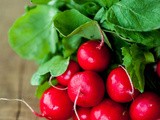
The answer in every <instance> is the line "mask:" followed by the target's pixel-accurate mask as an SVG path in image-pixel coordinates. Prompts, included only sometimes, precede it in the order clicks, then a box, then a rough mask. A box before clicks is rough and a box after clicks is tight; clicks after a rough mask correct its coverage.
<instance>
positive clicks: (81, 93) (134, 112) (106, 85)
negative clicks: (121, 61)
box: [40, 40, 160, 120]
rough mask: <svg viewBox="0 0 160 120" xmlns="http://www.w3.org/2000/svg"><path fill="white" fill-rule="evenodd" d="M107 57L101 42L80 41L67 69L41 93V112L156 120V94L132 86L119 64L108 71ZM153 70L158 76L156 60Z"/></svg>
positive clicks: (94, 119) (64, 119)
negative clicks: (55, 82)
mask: <svg viewBox="0 0 160 120" xmlns="http://www.w3.org/2000/svg"><path fill="white" fill-rule="evenodd" d="M111 59H114V58H113V57H112V56H111V53H110V49H109V48H108V47H107V46H106V45H105V43H103V44H101V41H97V40H96V41H95V40H89V41H87V42H85V43H83V44H81V45H80V47H79V48H78V51H77V61H74V60H70V63H69V66H68V68H67V70H66V71H65V72H64V73H63V74H62V75H60V76H57V77H56V79H57V81H58V85H56V86H55V87H53V86H52V87H50V88H49V89H47V90H46V91H45V92H44V93H43V95H42V97H41V99H40V110H41V114H42V116H43V117H45V118H47V119H49V120H68V119H73V120H159V119H160V96H158V95H157V94H156V93H154V92H152V91H145V92H143V93H140V92H139V91H138V90H137V89H135V88H134V86H133V84H132V80H131V79H130V76H129V74H128V72H127V70H126V69H125V68H124V67H123V66H122V65H118V66H116V67H114V68H113V69H111V70H109V71H110V72H109V73H108V72H107V69H108V66H109V64H110V61H111ZM157 71H158V72H157V73H158V75H159V76H160V62H159V63H158V66H157ZM59 88H60V89H59ZM66 88H67V89H66Z"/></svg>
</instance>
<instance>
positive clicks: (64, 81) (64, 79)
mask: <svg viewBox="0 0 160 120" xmlns="http://www.w3.org/2000/svg"><path fill="white" fill-rule="evenodd" d="M78 71H80V66H79V65H78V63H77V62H75V61H73V60H70V63H69V65H68V68H67V70H66V71H65V72H64V73H63V74H62V75H60V76H57V77H56V78H57V81H58V82H59V83H60V84H61V85H63V86H67V85H68V82H69V81H70V79H71V77H72V76H73V75H74V74H75V73H76V72H78Z"/></svg>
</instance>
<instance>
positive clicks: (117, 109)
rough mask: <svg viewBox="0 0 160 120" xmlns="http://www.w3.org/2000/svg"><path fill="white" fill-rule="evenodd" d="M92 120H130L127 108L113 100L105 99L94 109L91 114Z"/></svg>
mask: <svg viewBox="0 0 160 120" xmlns="http://www.w3.org/2000/svg"><path fill="white" fill-rule="evenodd" d="M90 119H91V120H129V113H128V111H127V110H126V108H125V107H124V106H123V105H122V104H120V103H117V102H115V101H113V100H111V99H109V98H108V99H104V100H103V101H102V102H101V103H100V104H98V105H97V106H95V107H93V108H92V110H91V113H90Z"/></svg>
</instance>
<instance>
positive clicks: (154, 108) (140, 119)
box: [130, 92, 160, 120]
mask: <svg viewBox="0 0 160 120" xmlns="http://www.w3.org/2000/svg"><path fill="white" fill-rule="evenodd" d="M159 114H160V98H159V96H158V95H156V94H155V93H153V92H144V93H142V94H140V95H139V96H138V97H137V98H136V99H135V100H134V101H133V102H132V103H131V106H130V117H131V119H132V120H157V119H158V117H159Z"/></svg>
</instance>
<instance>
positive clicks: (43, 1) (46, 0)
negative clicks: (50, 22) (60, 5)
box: [31, 0, 52, 4]
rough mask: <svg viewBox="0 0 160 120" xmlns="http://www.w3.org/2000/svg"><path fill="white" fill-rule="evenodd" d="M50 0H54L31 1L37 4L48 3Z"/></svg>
mask: <svg viewBox="0 0 160 120" xmlns="http://www.w3.org/2000/svg"><path fill="white" fill-rule="evenodd" d="M50 1H52V0H31V2H32V3H35V4H47V3H48V2H50Z"/></svg>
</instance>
